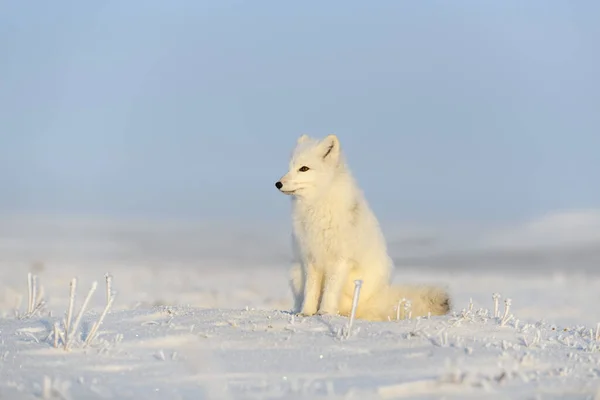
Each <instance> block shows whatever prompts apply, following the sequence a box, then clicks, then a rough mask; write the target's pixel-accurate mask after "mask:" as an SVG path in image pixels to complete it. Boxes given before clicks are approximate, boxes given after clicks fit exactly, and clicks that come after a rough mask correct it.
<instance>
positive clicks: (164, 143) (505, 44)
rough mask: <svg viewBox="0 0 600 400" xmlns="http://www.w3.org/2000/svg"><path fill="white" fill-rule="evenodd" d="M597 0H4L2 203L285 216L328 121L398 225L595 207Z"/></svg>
mask: <svg viewBox="0 0 600 400" xmlns="http://www.w3.org/2000/svg"><path fill="white" fill-rule="evenodd" d="M598 15H600V3H598V2H594V1H579V2H565V1H528V2H522V1H503V2H479V1H455V2H444V1H428V2H404V1H394V0H380V1H377V2H366V1H358V0H348V1H328V2H317V1H306V2H282V1H260V2H257V1H252V2H251V1H227V0H223V1H218V2H216V1H213V2H208V1H197V0H189V1H170V2H167V1H158V0H149V1H143V2H141V1H116V0H115V1H103V2H77V1H60V2H37V3H36V4H35V6H33V5H32V4H31V3H27V2H2V3H0V54H2V56H1V60H0V77H1V78H0V185H1V187H2V194H1V195H0V212H2V213H9V214H11V213H26V214H27V213H50V214H53V213H54V214H56V213H63V214H84V215H92V214H93V215H112V216H123V217H127V216H137V217H139V216H142V217H181V218H194V219H222V220H225V219H232V220H249V221H266V220H281V219H283V218H285V219H287V218H288V212H289V199H288V198H286V197H285V196H284V195H282V194H280V193H278V191H277V190H276V189H275V187H274V183H275V181H277V179H278V178H279V177H280V176H282V175H283V174H284V173H285V172H286V169H287V165H288V158H289V156H290V153H291V150H292V148H293V146H294V145H295V142H296V138H297V137H298V136H300V135H301V134H303V133H307V134H309V135H312V136H316V137H321V136H325V135H327V134H330V133H335V134H337V135H338V137H339V138H340V141H341V144H342V147H343V149H344V151H345V153H346V158H347V160H348V163H349V165H350V168H351V169H352V171H353V173H354V174H355V176H356V178H357V180H358V182H359V184H360V185H361V187H362V188H363V190H364V192H365V194H366V196H367V199H368V201H369V202H370V204H371V206H372V207H373V209H374V210H375V211H376V213H377V214H378V216H380V218H385V219H387V220H394V221H412V222H419V221H423V222H428V223H431V222H434V221H503V220H515V219H523V218H530V217H533V216H538V215H543V214H546V213H551V212H555V211H557V210H573V209H593V208H598V207H599V205H600V184H599V183H598V182H599V179H598V178H599V176H600V111H599V110H600V73H599V72H598V71H600V51H598V43H600V25H599V24H598V23H597V16H598Z"/></svg>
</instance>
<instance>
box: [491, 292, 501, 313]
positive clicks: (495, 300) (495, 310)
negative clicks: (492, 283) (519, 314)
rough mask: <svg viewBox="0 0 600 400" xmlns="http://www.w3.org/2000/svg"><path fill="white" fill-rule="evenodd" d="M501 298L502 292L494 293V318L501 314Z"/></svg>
mask: <svg viewBox="0 0 600 400" xmlns="http://www.w3.org/2000/svg"><path fill="white" fill-rule="evenodd" d="M499 299H500V294H498V293H494V294H493V295H492V300H494V318H498V317H499V316H500V314H499V312H498V300H499Z"/></svg>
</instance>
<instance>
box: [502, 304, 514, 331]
mask: <svg viewBox="0 0 600 400" xmlns="http://www.w3.org/2000/svg"><path fill="white" fill-rule="evenodd" d="M511 304H512V300H511V299H506V300H504V315H503V316H502V321H501V323H500V324H501V325H502V326H504V325H505V324H506V323H507V322H508V320H509V317H508V312H509V311H510V305H511Z"/></svg>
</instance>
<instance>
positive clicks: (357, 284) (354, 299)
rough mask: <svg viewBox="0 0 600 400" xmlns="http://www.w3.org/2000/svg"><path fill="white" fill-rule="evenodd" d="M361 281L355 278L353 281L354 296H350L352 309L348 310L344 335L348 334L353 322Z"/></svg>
mask: <svg viewBox="0 0 600 400" xmlns="http://www.w3.org/2000/svg"><path fill="white" fill-rule="evenodd" d="M362 283H363V281H362V280H360V279H357V280H355V281H354V296H353V297H352V310H351V311H350V320H349V321H348V329H347V331H346V337H348V336H350V330H351V329H352V324H353V323H354V317H355V316H356V308H357V307H358V297H359V296H360V288H361V286H362Z"/></svg>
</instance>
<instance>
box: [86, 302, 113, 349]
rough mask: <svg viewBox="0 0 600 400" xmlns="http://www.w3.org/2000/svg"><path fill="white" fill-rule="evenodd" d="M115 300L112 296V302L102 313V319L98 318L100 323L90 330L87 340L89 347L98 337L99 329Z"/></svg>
mask: <svg viewBox="0 0 600 400" xmlns="http://www.w3.org/2000/svg"><path fill="white" fill-rule="evenodd" d="M114 300H115V296H111V298H110V300H108V304H106V307H104V311H102V314H101V315H100V318H98V321H97V322H96V323H94V325H93V326H92V329H90V333H89V334H88V337H87V338H86V339H85V345H86V346H89V345H90V343H92V340H94V336H96V331H97V330H98V328H100V325H102V321H104V317H106V314H107V313H108V310H109V309H110V307H111V306H112V303H113V301H114Z"/></svg>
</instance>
